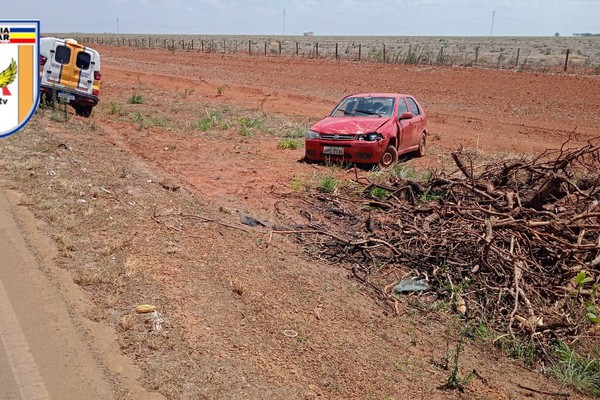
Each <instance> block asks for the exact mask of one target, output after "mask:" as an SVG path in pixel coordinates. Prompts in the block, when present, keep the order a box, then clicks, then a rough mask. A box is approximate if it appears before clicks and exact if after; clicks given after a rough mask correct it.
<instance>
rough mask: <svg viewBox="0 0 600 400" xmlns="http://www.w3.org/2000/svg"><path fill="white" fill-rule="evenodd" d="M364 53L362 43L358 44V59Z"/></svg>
mask: <svg viewBox="0 0 600 400" xmlns="http://www.w3.org/2000/svg"><path fill="white" fill-rule="evenodd" d="M361 55H362V43H359V44H358V61H360V57H361Z"/></svg>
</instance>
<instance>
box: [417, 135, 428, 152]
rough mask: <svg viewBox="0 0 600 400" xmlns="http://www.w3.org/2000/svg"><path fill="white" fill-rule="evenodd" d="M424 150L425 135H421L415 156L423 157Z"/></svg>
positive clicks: (425, 146) (425, 143) (425, 145)
mask: <svg viewBox="0 0 600 400" xmlns="http://www.w3.org/2000/svg"><path fill="white" fill-rule="evenodd" d="M426 149H427V135H425V134H423V136H421V141H420V142H419V149H418V150H417V155H418V156H419V157H423V156H424V155H425V151H426Z"/></svg>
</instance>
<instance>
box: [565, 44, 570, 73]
mask: <svg viewBox="0 0 600 400" xmlns="http://www.w3.org/2000/svg"><path fill="white" fill-rule="evenodd" d="M569 52H570V50H569V49H567V56H566V57H565V72H567V67H568V66H569Z"/></svg>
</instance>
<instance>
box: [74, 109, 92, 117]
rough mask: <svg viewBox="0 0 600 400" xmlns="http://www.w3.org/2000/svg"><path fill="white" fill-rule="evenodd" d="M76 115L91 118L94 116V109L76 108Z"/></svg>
mask: <svg viewBox="0 0 600 400" xmlns="http://www.w3.org/2000/svg"><path fill="white" fill-rule="evenodd" d="M75 114H77V115H80V116H82V117H85V118H89V117H90V115H92V107H75Z"/></svg>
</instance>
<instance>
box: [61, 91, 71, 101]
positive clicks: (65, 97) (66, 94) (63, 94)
mask: <svg viewBox="0 0 600 400" xmlns="http://www.w3.org/2000/svg"><path fill="white" fill-rule="evenodd" d="M58 98H59V99H65V100H75V95H74V94H71V93H63V92H58Z"/></svg>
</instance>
